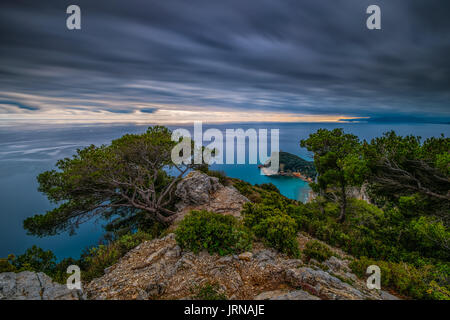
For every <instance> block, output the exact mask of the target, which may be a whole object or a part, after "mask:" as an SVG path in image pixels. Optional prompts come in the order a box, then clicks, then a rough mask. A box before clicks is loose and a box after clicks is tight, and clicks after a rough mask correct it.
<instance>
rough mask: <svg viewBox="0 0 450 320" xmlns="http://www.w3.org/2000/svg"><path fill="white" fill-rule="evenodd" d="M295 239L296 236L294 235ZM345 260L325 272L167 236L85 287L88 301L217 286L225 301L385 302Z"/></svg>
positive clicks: (269, 254)
mask: <svg viewBox="0 0 450 320" xmlns="http://www.w3.org/2000/svg"><path fill="white" fill-rule="evenodd" d="M300 236H301V235H300ZM348 262H349V261H347V260H346V259H343V260H341V259H338V258H336V257H331V258H330V259H328V260H327V261H325V263H324V265H327V266H328V265H329V266H331V267H332V268H333V269H331V267H330V271H329V272H326V271H324V270H322V269H320V268H318V267H317V266H316V265H314V264H306V263H304V262H303V261H302V260H300V259H289V258H288V257H286V256H285V255H283V254H280V253H278V252H276V251H275V250H272V249H268V248H265V247H264V246H263V245H262V244H259V243H257V244H255V246H254V249H253V251H252V252H251V253H250V252H248V253H244V254H241V255H234V256H224V257H221V256H218V255H210V254H208V253H207V252H202V253H200V254H193V253H192V252H188V251H183V250H181V248H180V247H179V246H178V245H177V243H176V241H175V235H174V234H169V235H167V236H166V237H164V238H162V239H156V240H152V241H147V242H144V243H142V244H140V245H139V246H137V247H136V248H134V249H133V250H131V251H130V252H128V253H127V254H126V255H125V256H124V257H123V258H122V259H121V260H120V262H119V263H117V264H116V265H114V266H113V267H112V268H109V269H108V273H106V274H105V275H104V276H102V277H100V278H98V279H94V280H93V281H92V282H91V283H89V284H88V285H87V286H86V292H87V294H88V298H90V299H192V298H193V296H194V295H195V290H196V289H195V288H198V287H201V286H202V285H203V284H206V283H210V284H211V283H213V284H217V286H218V287H219V288H220V292H221V293H223V294H225V295H226V296H227V297H228V298H229V299H259V300H266V299H275V300H277V299H278V300H279V299H287V300H318V299H377V300H381V299H387V298H395V297H393V296H388V295H386V294H384V295H383V293H382V292H379V291H377V290H369V289H367V287H366V285H365V283H364V282H363V281H361V280H359V279H357V277H356V276H355V275H354V274H352V273H350V272H349V269H348Z"/></svg>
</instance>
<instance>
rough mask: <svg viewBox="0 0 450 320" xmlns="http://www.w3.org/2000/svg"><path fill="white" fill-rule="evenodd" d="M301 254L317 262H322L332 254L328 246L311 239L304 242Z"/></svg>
mask: <svg viewBox="0 0 450 320" xmlns="http://www.w3.org/2000/svg"><path fill="white" fill-rule="evenodd" d="M303 254H304V255H305V256H306V257H308V258H309V259H315V260H317V261H319V262H324V261H325V260H327V259H328V258H330V257H331V256H332V255H333V252H332V251H331V250H330V248H329V247H328V246H326V245H324V244H323V243H321V242H319V241H317V240H313V241H309V242H307V243H306V246H305V249H304V250H303Z"/></svg>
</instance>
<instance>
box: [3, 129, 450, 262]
mask: <svg viewBox="0 0 450 320" xmlns="http://www.w3.org/2000/svg"><path fill="white" fill-rule="evenodd" d="M146 127H147V126H144V125H71V126H67V125H66V126H62V125H53V126H51V125H33V126H29V125H27V126H24V125H21V126H0V257H4V256H7V255H8V254H9V253H15V254H21V253H23V252H24V251H25V250H26V248H28V247H30V246H32V245H33V244H36V245H38V246H40V247H42V248H43V249H46V250H47V249H50V250H52V251H53V252H54V253H55V254H56V255H57V257H58V258H64V257H68V256H72V257H78V256H79V254H80V252H81V250H82V249H83V248H85V247H87V246H90V245H95V244H97V243H98V241H99V239H100V238H101V236H102V233H103V231H102V225H103V224H104V221H91V222H88V223H85V224H84V225H82V226H81V227H80V228H79V229H77V232H76V235H74V236H70V235H68V234H67V233H64V234H61V235H57V236H52V237H45V238H37V237H34V236H29V235H27V234H26V232H25V230H24V229H23V228H22V222H23V220H24V219H25V218H26V217H29V216H32V215H34V214H38V213H44V212H45V211H46V210H49V209H51V208H53V207H54V204H51V203H49V201H48V200H47V199H46V197H45V196H44V195H42V194H40V193H39V192H38V191H37V182H36V175H37V174H39V173H40V172H42V171H45V170H49V169H52V168H53V167H54V165H55V162H56V161H57V160H58V159H60V158H64V157H68V156H71V155H72V154H73V153H74V151H75V150H76V149H77V148H81V147H85V146H88V145H90V144H95V145H100V144H107V143H109V142H110V141H111V140H112V139H115V138H118V137H120V136H122V135H123V134H125V133H140V132H144V131H145V130H146ZM209 127H211V126H204V129H207V128H209ZM214 127H216V128H219V129H221V130H225V129H226V128H243V129H247V128H255V129H258V128H268V129H271V128H278V129H280V149H281V150H283V151H287V152H291V153H294V154H296V155H298V156H300V157H302V158H305V159H308V160H311V154H309V153H308V152H307V151H306V150H305V149H301V148H300V146H299V141H300V139H303V138H306V137H307V136H308V135H309V134H310V133H312V132H315V131H316V130H317V129H318V128H329V129H332V128H336V127H341V128H344V129H345V131H346V132H351V133H354V134H356V135H358V136H359V137H360V138H361V139H371V138H373V137H375V136H379V135H381V134H382V133H383V132H385V131H388V130H392V129H394V130H395V131H396V132H397V133H399V134H402V135H405V134H414V135H419V136H422V137H423V138H427V137H431V136H439V135H440V134H441V133H444V134H446V135H447V136H448V134H449V133H450V130H449V129H450V126H449V125H433V124H413V125H408V124H366V123H351V124H342V123H340V124H305V123H302V124H239V125H236V124H234V125H219V126H217V125H214ZM171 128H172V129H174V127H171ZM187 129H189V130H191V129H192V127H187ZM213 169H219V170H223V171H225V172H226V173H227V175H229V176H231V177H236V178H240V179H242V180H245V181H248V182H250V183H252V184H261V183H268V182H272V183H273V184H275V185H276V186H277V187H278V188H279V189H280V191H281V192H282V193H283V194H284V195H285V196H287V197H289V198H292V199H298V200H304V199H305V197H306V195H307V192H308V185H307V184H306V183H305V182H303V181H302V180H300V179H296V178H290V177H272V178H271V177H266V176H263V175H260V172H259V169H258V168H257V166H256V165H214V166H213Z"/></svg>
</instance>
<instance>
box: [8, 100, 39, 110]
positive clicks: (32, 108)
mask: <svg viewBox="0 0 450 320" xmlns="http://www.w3.org/2000/svg"><path fill="white" fill-rule="evenodd" d="M2 104H3V105H9V106H13V107H16V108H17V109H22V110H28V111H36V110H39V108H36V107H31V106H27V105H24V104H22V103H18V102H15V101H4V100H0V105H2Z"/></svg>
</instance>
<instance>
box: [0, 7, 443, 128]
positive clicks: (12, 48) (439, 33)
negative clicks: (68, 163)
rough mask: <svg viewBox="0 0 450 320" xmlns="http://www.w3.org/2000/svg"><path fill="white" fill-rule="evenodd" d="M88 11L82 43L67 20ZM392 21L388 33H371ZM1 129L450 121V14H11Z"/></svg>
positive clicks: (38, 10)
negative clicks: (12, 124)
mask: <svg viewBox="0 0 450 320" xmlns="http://www.w3.org/2000/svg"><path fill="white" fill-rule="evenodd" d="M70 4H77V5H79V6H80V8H81V15H82V18H81V27H82V29H81V30H72V31H71V30H68V29H67V28H66V18H67V16H68V15H67V14H66V8H67V6H68V5H70ZM371 4H377V5H379V6H380V7H381V26H382V30H368V29H367V28H366V19H367V17H368V15H367V14H366V8H367V7H368V6H369V5H371ZM0 7H1V10H0V31H1V46H0V119H3V120H6V119H30V120H33V119H63V120H66V121H71V120H73V121H75V120H79V121H99V120H103V121H128V120H130V121H131V120H141V121H154V122H161V123H169V122H183V121H192V120H204V121H206V120H208V121H244V122H245V121H336V120H339V119H342V118H358V117H371V118H380V117H384V118H398V117H400V116H401V117H416V119H417V118H418V119H427V118H439V119H450V1H448V0H442V1H437V0H436V1H434V0H427V1H424V0H395V1H392V0H390V1H381V0H368V1H366V0H307V1H305V0H222V1H217V0H201V1H197V0H189V1H188V0H145V1H144V0H127V1H119V0H108V1H106V0H94V1H93V0H86V1H85V0H70V1H62V0H53V1H47V0H30V1H20V0H11V1H10V0H2V1H1V3H0Z"/></svg>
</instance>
